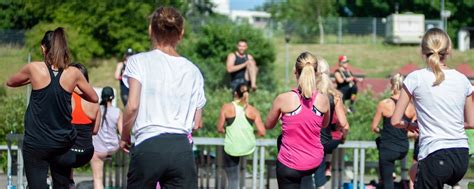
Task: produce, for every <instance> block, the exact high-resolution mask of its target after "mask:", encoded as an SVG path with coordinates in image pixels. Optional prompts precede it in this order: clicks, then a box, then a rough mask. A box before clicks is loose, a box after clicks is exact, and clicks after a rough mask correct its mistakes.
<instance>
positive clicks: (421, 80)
mask: <svg viewBox="0 0 474 189" xmlns="http://www.w3.org/2000/svg"><path fill="white" fill-rule="evenodd" d="M443 72H444V77H445V80H444V81H443V82H441V84H439V85H437V86H433V82H434V81H435V75H434V73H433V72H432V71H431V70H430V69H428V68H425V69H420V70H416V71H414V72H412V73H411V74H409V75H408V76H407V78H406V79H405V80H404V81H403V84H404V86H405V88H406V89H407V90H408V92H409V93H410V94H411V95H412V98H413V101H414V104H415V108H416V114H417V117H418V126H419V129H420V138H419V140H420V153H419V155H418V160H422V159H423V158H425V157H427V156H428V155H429V154H430V153H433V152H435V151H437V150H440V149H447V148H468V144H467V136H466V133H465V131H464V104H465V102H466V97H468V96H470V95H471V93H472V85H471V83H470V82H469V80H468V79H467V78H466V76H465V75H463V74H461V73H459V72H458V71H456V70H453V69H446V70H443Z"/></svg>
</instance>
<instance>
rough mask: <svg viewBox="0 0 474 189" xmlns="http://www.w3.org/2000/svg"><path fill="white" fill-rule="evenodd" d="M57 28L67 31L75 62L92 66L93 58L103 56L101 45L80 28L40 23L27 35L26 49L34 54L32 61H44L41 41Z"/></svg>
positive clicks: (70, 49)
mask: <svg viewBox="0 0 474 189" xmlns="http://www.w3.org/2000/svg"><path fill="white" fill-rule="evenodd" d="M57 27H63V28H64V29H65V31H66V37H67V42H68V47H69V51H70V52H71V54H72V58H73V61H78V62H81V63H83V64H85V65H86V66H90V63H89V61H90V60H91V59H92V57H94V56H99V55H102V54H103V52H104V49H102V47H101V46H100V45H99V43H98V42H97V41H96V40H95V39H94V38H92V36H90V35H88V34H87V33H83V32H81V30H80V28H76V27H72V26H71V25H68V24H61V23H39V24H37V25H36V26H35V27H33V28H32V29H31V30H29V31H27V32H26V34H25V35H26V47H27V48H28V49H29V51H30V52H32V60H42V59H43V58H42V55H41V48H40V45H41V40H42V39H43V36H44V34H45V33H46V31H48V30H54V29H56V28H57Z"/></svg>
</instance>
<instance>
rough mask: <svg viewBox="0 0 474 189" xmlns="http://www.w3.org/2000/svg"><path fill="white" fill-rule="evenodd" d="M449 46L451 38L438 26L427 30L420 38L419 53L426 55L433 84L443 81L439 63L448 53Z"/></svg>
mask: <svg viewBox="0 0 474 189" xmlns="http://www.w3.org/2000/svg"><path fill="white" fill-rule="evenodd" d="M451 46H452V44H451V39H450V38H449V36H448V34H446V32H444V31H443V30H441V29H438V28H431V29H430V30H428V31H427V32H426V33H425V35H424V36H423V39H422V40H421V53H422V54H423V55H424V56H425V57H426V61H427V64H428V67H429V68H430V69H431V71H433V73H434V75H435V77H436V80H435V81H434V83H433V86H436V85H439V84H440V83H441V82H443V81H444V73H443V71H442V70H441V64H442V62H444V60H445V59H446V57H447V56H448V54H449V53H450V51H451Z"/></svg>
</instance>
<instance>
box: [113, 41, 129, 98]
mask: <svg viewBox="0 0 474 189" xmlns="http://www.w3.org/2000/svg"><path fill="white" fill-rule="evenodd" d="M132 55H133V49H131V48H128V49H127V52H125V55H124V56H123V60H122V62H119V63H117V67H116V68H115V79H117V80H119V81H120V98H121V99H122V103H123V105H124V106H126V105H127V101H128V91H129V90H128V87H127V86H125V83H123V80H122V76H123V72H125V68H126V67H127V60H128V57H130V56H132Z"/></svg>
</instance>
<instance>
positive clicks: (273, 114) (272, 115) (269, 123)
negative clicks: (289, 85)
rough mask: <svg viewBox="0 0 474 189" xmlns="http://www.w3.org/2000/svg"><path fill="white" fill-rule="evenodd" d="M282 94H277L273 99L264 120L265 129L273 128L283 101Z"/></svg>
mask: <svg viewBox="0 0 474 189" xmlns="http://www.w3.org/2000/svg"><path fill="white" fill-rule="evenodd" d="M282 98H283V97H282V95H278V96H277V97H276V98H275V100H274V101H273V105H272V107H271V109H270V111H269V112H268V114H267V120H266V121H265V129H273V128H274V127H275V125H276V123H277V121H278V119H279V118H280V115H281V103H282V101H283V99H282Z"/></svg>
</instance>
